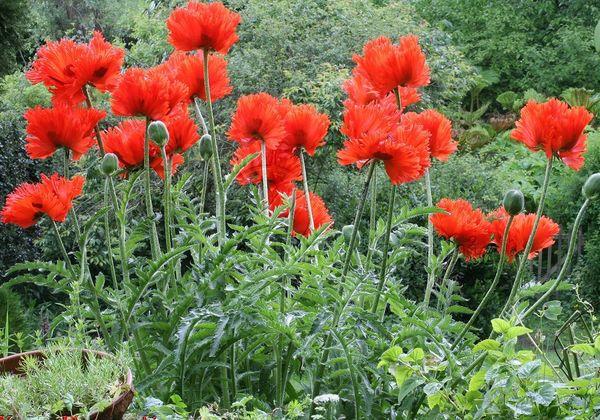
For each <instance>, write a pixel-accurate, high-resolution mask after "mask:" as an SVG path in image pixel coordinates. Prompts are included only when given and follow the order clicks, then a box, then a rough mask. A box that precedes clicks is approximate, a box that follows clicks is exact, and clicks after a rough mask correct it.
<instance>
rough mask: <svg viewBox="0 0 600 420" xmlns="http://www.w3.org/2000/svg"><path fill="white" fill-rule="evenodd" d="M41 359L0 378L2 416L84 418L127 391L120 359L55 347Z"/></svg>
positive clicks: (31, 358) (29, 358) (32, 359)
mask: <svg viewBox="0 0 600 420" xmlns="http://www.w3.org/2000/svg"><path fill="white" fill-rule="evenodd" d="M44 355H45V358H44V359H39V358H37V357H34V356H27V357H25V358H24V359H23V360H22V362H21V364H20V366H19V368H20V371H21V372H22V375H15V374H5V375H3V376H0V395H2V398H1V399H0V413H3V414H6V415H12V416H15V417H17V418H34V417H35V418H52V416H54V415H72V414H78V415H82V416H85V415H87V414H90V413H92V412H99V411H102V410H103V409H104V408H106V407H108V406H109V405H110V404H111V402H112V401H113V400H114V399H115V398H116V397H118V396H119V395H121V394H123V393H124V392H126V391H127V390H128V385H126V383H125V373H126V372H127V362H126V359H125V358H124V357H123V356H117V357H116V358H113V357H99V356H97V355H95V354H93V353H83V352H82V351H79V350H74V349H72V348H69V347H65V346H63V345H58V344H57V345H54V346H53V347H50V348H48V349H47V350H45V351H44ZM21 372H20V373H21Z"/></svg>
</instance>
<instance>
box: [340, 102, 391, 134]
mask: <svg viewBox="0 0 600 420" xmlns="http://www.w3.org/2000/svg"><path fill="white" fill-rule="evenodd" d="M400 115H401V114H400V112H399V111H398V109H397V108H396V105H395V104H393V103H391V102H371V103H369V104H367V105H356V104H347V105H346V110H345V111H344V122H343V124H342V127H341V128H340V131H341V132H342V134H344V135H345V136H346V137H348V138H350V139H351V140H354V139H360V138H361V137H363V136H365V135H370V136H378V137H382V138H383V137H386V136H388V135H389V133H391V132H392V131H393V129H394V128H395V127H396V126H397V125H398V123H399V122H400Z"/></svg>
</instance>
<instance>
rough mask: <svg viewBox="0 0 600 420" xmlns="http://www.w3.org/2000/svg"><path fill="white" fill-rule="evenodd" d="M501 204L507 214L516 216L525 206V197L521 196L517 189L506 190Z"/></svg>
mask: <svg viewBox="0 0 600 420" xmlns="http://www.w3.org/2000/svg"><path fill="white" fill-rule="evenodd" d="M502 205H503V206H504V210H506V212H507V213H508V214H510V215H511V216H516V215H517V214H519V213H521V212H522V211H523V209H524V208H525V198H524V197H523V193H522V192H521V191H519V190H510V191H508V192H507V193H506V194H505V195H504V200H502Z"/></svg>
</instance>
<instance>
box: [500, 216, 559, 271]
mask: <svg viewBox="0 0 600 420" xmlns="http://www.w3.org/2000/svg"><path fill="white" fill-rule="evenodd" d="M535 218H536V215H535V214H533V213H531V214H523V213H520V214H517V215H516V216H515V217H514V218H513V221H512V224H511V225H510V232H509V233H508V242H507V243H506V256H507V257H508V260H509V261H513V260H514V258H515V256H516V255H517V254H518V253H520V252H523V251H524V250H525V247H526V246H527V241H528V240H529V237H530V236H531V231H532V230H533V224H534V222H535ZM489 219H490V220H491V226H492V234H493V236H494V237H493V243H494V244H495V245H496V246H497V247H498V249H500V248H501V246H502V240H503V238H504V230H505V229H506V224H507V223H508V219H509V215H508V213H507V212H506V210H504V209H503V208H499V209H497V210H496V211H494V212H492V213H491V214H490V215H489ZM559 231H560V228H559V227H558V224H556V223H555V222H554V221H553V220H552V219H550V218H548V217H546V216H542V217H541V218H540V221H539V224H538V227H537V230H536V232H535V236H534V238H533V245H532V247H531V251H530V253H529V255H528V256H527V258H529V259H530V260H531V259H533V258H534V257H535V256H536V255H537V254H538V252H540V251H541V250H543V249H545V248H548V247H549V246H550V245H552V244H553V243H554V237H555V236H556V235H558V233H559Z"/></svg>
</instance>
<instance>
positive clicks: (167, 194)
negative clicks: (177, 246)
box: [160, 145, 173, 252]
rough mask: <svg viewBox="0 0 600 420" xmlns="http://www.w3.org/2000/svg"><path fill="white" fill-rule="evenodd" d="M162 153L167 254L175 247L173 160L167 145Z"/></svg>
mask: <svg viewBox="0 0 600 420" xmlns="http://www.w3.org/2000/svg"><path fill="white" fill-rule="evenodd" d="M160 153H161V156H162V160H163V164H164V170H165V171H164V174H165V183H164V192H163V207H164V212H165V245H166V248H165V249H166V250H167V252H169V251H170V250H171V249H172V247H173V242H172V239H171V160H170V159H169V156H168V155H167V149H166V146H165V145H163V146H162V147H161V148H160Z"/></svg>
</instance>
